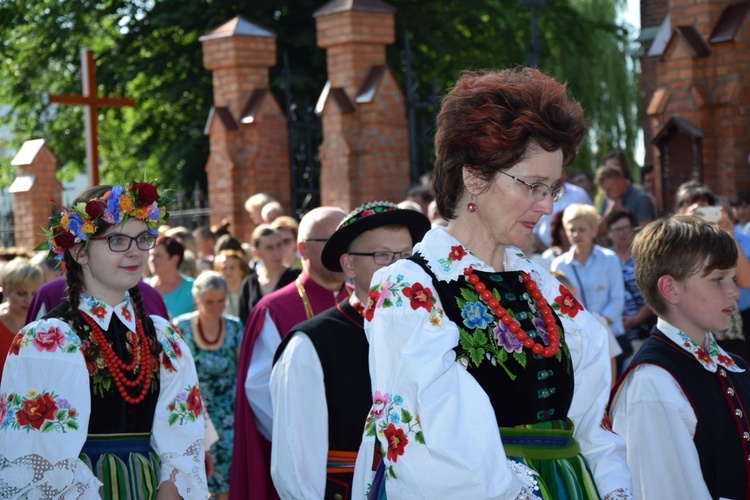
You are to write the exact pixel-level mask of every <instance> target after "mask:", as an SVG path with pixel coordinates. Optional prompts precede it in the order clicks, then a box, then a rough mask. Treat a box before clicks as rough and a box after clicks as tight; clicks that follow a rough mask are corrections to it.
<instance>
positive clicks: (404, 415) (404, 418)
mask: <svg viewBox="0 0 750 500" xmlns="http://www.w3.org/2000/svg"><path fill="white" fill-rule="evenodd" d="M412 418H414V417H412V415H411V413H409V411H408V410H404V409H403V408H402V409H401V422H403V423H405V424H408V423H409V422H411V420H412Z"/></svg>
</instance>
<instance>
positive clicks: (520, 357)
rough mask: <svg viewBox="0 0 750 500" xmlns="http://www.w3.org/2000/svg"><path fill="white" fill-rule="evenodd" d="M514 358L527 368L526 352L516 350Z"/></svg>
mask: <svg viewBox="0 0 750 500" xmlns="http://www.w3.org/2000/svg"><path fill="white" fill-rule="evenodd" d="M513 359H515V360H516V361H518V364H519V365H521V367H522V368H526V352H524V351H521V352H514V353H513Z"/></svg>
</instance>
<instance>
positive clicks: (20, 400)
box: [13, 394, 23, 406]
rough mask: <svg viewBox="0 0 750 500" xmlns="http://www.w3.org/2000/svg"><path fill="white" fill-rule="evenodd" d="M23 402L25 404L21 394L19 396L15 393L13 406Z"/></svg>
mask: <svg viewBox="0 0 750 500" xmlns="http://www.w3.org/2000/svg"><path fill="white" fill-rule="evenodd" d="M21 404H23V400H22V399H21V396H19V395H18V394H13V406H21Z"/></svg>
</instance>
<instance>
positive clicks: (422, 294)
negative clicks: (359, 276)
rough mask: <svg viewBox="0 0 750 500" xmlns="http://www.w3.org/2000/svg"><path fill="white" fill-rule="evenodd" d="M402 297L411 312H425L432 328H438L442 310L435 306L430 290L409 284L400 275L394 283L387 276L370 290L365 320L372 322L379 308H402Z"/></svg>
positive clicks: (419, 285)
mask: <svg viewBox="0 0 750 500" xmlns="http://www.w3.org/2000/svg"><path fill="white" fill-rule="evenodd" d="M404 297H405V298H406V299H408V301H409V305H410V306H411V308H412V309H413V310H415V311H416V310H419V309H424V310H426V311H427V312H428V313H429V314H430V323H431V324H432V325H433V326H436V327H440V320H441V319H442V317H443V310H442V308H440V307H439V306H437V305H436V302H437V301H436V299H435V295H434V294H433V292H432V290H431V289H430V288H426V287H425V286H424V285H422V284H421V283H414V284H413V285H411V284H409V283H408V282H406V281H405V280H404V276H403V275H401V274H399V275H398V276H396V281H395V282H393V280H392V278H391V276H388V278H386V280H385V281H383V282H381V283H378V284H377V285H375V286H373V287H371V288H370V293H369V295H368V298H367V307H366V309H365V320H366V321H372V318H373V316H374V314H375V310H376V309H378V308H380V307H382V308H387V307H394V306H395V307H402V306H403V305H404V302H405V300H404Z"/></svg>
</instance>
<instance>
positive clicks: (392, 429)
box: [383, 424, 409, 462]
mask: <svg viewBox="0 0 750 500" xmlns="http://www.w3.org/2000/svg"><path fill="white" fill-rule="evenodd" d="M383 434H384V435H385V439H386V441H387V442H388V452H387V457H388V460H390V461H391V462H398V457H399V456H400V455H403V454H404V448H405V447H406V445H407V444H409V439H407V437H406V436H405V435H404V430H403V429H400V428H398V427H396V426H395V425H393V424H390V425H389V426H388V428H386V430H385V431H383Z"/></svg>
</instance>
